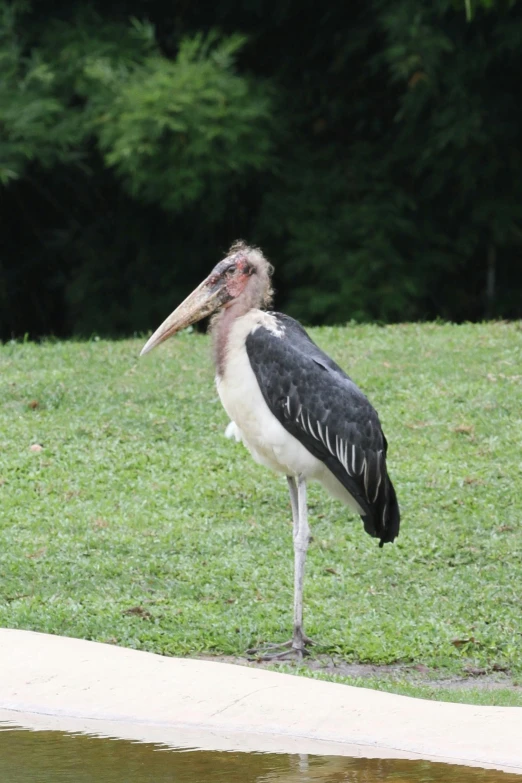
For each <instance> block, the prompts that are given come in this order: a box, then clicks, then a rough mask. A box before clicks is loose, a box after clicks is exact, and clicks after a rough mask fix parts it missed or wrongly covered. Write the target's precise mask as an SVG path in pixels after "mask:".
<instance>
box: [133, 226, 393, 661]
mask: <svg viewBox="0 0 522 783" xmlns="http://www.w3.org/2000/svg"><path fill="white" fill-rule="evenodd" d="M272 273H273V266H272V265H271V264H270V262H269V261H268V260H267V258H266V257H265V255H264V254H263V252H262V251H261V249H259V248H257V247H254V246H250V245H248V244H246V243H245V242H244V241H242V240H240V241H237V242H234V243H233V244H232V246H231V247H230V249H229V251H228V253H227V254H226V256H225V257H224V258H223V259H222V260H221V261H219V263H217V264H216V266H215V267H214V268H213V269H212V271H211V272H210V274H209V275H208V277H207V278H205V280H203V282H202V283H200V285H199V286H198V287H197V288H196V289H195V290H194V291H193V292H192V293H191V294H190V295H189V296H188V297H187V298H186V299H185V300H184V301H183V302H182V303H181V304H180V305H179V306H178V307H177V308H176V309H175V310H174V311H173V312H172V313H171V314H170V315H169V316H168V317H167V318H166V319H165V320H164V321H163V323H162V324H161V325H160V326H159V327H158V329H156V331H155V332H154V333H153V334H152V336H151V337H150V339H149V340H148V341H147V342H146V344H145V345H144V347H143V349H142V350H141V354H140V355H141V356H143V355H144V354H147V353H148V352H149V351H151V350H152V349H153V348H155V347H156V346H158V345H159V344H160V343H162V342H164V341H165V340H167V339H168V338H169V337H171V336H173V335H174V334H176V333H177V332H179V331H181V330H182V329H185V328H187V327H189V326H191V325H192V324H194V323H196V322H198V321H200V320H201V319H203V318H206V317H208V316H212V318H211V320H210V332H211V335H212V344H213V358H214V364H215V369H216V376H215V378H216V387H217V392H218V395H219V397H220V399H221V403H222V405H223V407H224V409H225V411H226V413H227V414H228V417H229V419H230V424H229V425H228V427H227V435H228V436H229V437H234V438H235V439H236V440H239V441H241V442H242V443H243V444H244V446H246V448H247V449H248V451H249V452H250V454H251V456H252V457H253V458H254V460H255V461H256V462H257V463H259V464H261V465H263V466H265V467H268V468H271V469H272V470H274V471H276V472H277V473H280V474H283V475H285V476H286V479H287V483H288V489H289V493H290V506H291V512H292V525H293V548H294V605H293V633H292V638H291V639H290V640H288V641H287V642H283V643H282V644H270V643H266V645H265V646H264V647H262V648H252V649H251V650H249V651H248V652H249V653H251V654H256V655H257V657H258V658H260V659H264V660H272V659H276V658H277V659H284V658H295V659H297V660H302V659H303V656H304V655H306V654H308V652H309V651H308V649H307V648H308V647H309V646H310V645H312V644H313V641H312V639H310V637H308V636H307V635H306V634H305V632H304V627H303V584H304V569H305V560H306V553H307V549H308V545H309V540H310V527H309V523H308V510H307V499H306V496H307V483H308V482H309V481H318V482H319V483H320V484H322V485H323V487H325V489H326V490H327V492H328V493H329V494H330V495H331V496H333V497H334V498H337V499H339V500H341V501H342V502H343V503H344V504H345V505H346V506H348V507H349V508H351V509H352V510H353V511H355V512H356V513H357V514H359V515H360V516H361V519H362V521H363V525H364V530H365V531H366V533H368V534H369V535H370V536H373V537H375V538H378V539H379V540H380V544H379V545H380V546H381V547H382V546H383V544H385V543H388V542H392V541H394V539H395V538H396V537H397V536H398V534H399V526H400V510H399V504H398V501H397V496H396V493H395V489H394V486H393V484H392V481H391V479H390V477H389V475H388V470H387V463H386V459H387V451H388V443H387V441H386V437H385V436H384V433H383V431H382V427H381V423H380V420H379V416H378V414H377V412H376V411H375V409H374V408H373V407H372V405H371V403H370V402H369V400H368V399H367V397H366V396H365V395H364V394H363V392H362V391H361V390H360V389H359V388H358V387H357V386H356V384H355V383H354V381H353V380H352V379H351V378H350V377H349V376H348V375H347V374H346V373H345V372H344V371H343V370H342V369H341V367H339V365H338V364H336V362H334V361H333V359H331V358H330V357H329V356H328V355H327V354H326V353H325V352H324V351H322V350H321V348H320V347H319V346H318V345H316V343H315V342H314V341H313V340H312V339H311V337H310V336H309V335H308V333H307V332H306V330H305V329H304V327H303V326H302V325H301V324H300V323H299V322H298V321H296V320H294V319H293V318H291V317H290V316H288V315H284V314H283V313H279V312H275V311H272V310H271V309H270V306H271V303H272V298H273V288H272V282H271V279H272Z"/></svg>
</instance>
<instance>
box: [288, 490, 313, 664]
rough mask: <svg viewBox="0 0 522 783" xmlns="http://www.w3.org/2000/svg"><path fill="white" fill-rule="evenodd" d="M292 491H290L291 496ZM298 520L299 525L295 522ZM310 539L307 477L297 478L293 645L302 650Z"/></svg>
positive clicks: (295, 648)
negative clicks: (305, 582)
mask: <svg viewBox="0 0 522 783" xmlns="http://www.w3.org/2000/svg"><path fill="white" fill-rule="evenodd" d="M291 496H292V492H290V497H291ZM296 521H297V525H296V524H295V522H296ZM309 539H310V528H309V526H308V508H307V505H306V479H305V477H304V476H298V478H297V520H296V519H295V517H294V635H293V639H292V647H293V649H294V650H300V651H301V652H302V651H303V650H304V648H305V642H306V640H307V637H305V634H304V632H303V583H304V569H305V560H306V551H307V549H308V542H309Z"/></svg>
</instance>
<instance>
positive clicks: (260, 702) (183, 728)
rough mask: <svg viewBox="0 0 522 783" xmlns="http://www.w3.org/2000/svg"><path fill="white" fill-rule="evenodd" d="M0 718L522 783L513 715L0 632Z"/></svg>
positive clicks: (520, 719) (179, 744)
mask: <svg viewBox="0 0 522 783" xmlns="http://www.w3.org/2000/svg"><path fill="white" fill-rule="evenodd" d="M253 685H255V689H254V690H252V686H253ZM261 686H262V687H261ZM151 694H154V699H153V700H152V701H151V698H150V696H151ZM225 713H227V714H226V715H225ZM216 716H217V717H216ZM347 718H348V723H347V722H346V720H347ZM376 718H378V719H379V720H377V725H376ZM0 722H2V723H3V725H4V727H5V726H9V725H11V726H19V727H22V728H27V729H31V730H36V731H38V730H42V731H49V730H59V731H65V732H73V733H84V734H90V735H93V736H100V737H111V738H115V739H128V740H133V741H141V742H150V743H154V744H158V745H163V746H167V747H170V748H176V749H180V748H182V749H185V750H188V749H196V748H197V749H202V750H217V751H220V750H221V751H237V752H265V753H267V752H270V753H308V754H316V755H326V756H353V757H360V758H400V759H412V760H415V759H424V760H428V761H433V762H440V763H447V764H456V765H461V766H462V765H466V766H474V767H480V768H483V769H497V770H502V771H504V772H510V773H514V774H518V775H522V740H521V741H520V743H519V738H521V737H522V708H519V707H518V708H517V707H478V706H477V707H475V706H472V705H463V704H448V703H443V702H430V701H427V700H422V699H414V698H411V697H406V696H397V695H394V694H389V693H381V692H378V691H375V690H372V689H364V688H352V687H350V686H347V685H340V684H335V683H326V682H320V681H316V680H311V679H308V678H304V677H297V676H295V675H288V674H282V673H279V672H269V671H266V670H261V669H259V668H256V667H244V666H237V665H233V664H228V663H220V662H217V661H203V660H196V659H175V658H168V657H163V656H159V655H157V654H154V653H148V652H143V651H137V650H132V649H128V648H123V647H115V646H113V645H106V644H102V643H98V642H92V641H87V640H81V639H74V638H71V637H59V636H54V635H49V634H40V633H37V632H33V631H22V630H16V629H0ZM466 724H467V729H466ZM340 725H341V726H342V727H343V731H342V732H340V731H339V728H338V727H339V726H340Z"/></svg>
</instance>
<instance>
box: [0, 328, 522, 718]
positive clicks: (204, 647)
mask: <svg viewBox="0 0 522 783" xmlns="http://www.w3.org/2000/svg"><path fill="white" fill-rule="evenodd" d="M312 334H313V337H314V339H315V340H316V341H317V342H318V343H319V344H320V345H321V346H322V347H323V348H324V349H325V350H326V351H328V352H329V353H330V354H331V355H332V356H333V357H334V358H335V359H336V360H337V361H338V362H339V363H340V364H341V365H342V366H343V367H345V368H346V369H347V371H348V372H349V374H351V375H352V377H353V378H354V379H355V380H356V381H357V383H358V384H359V385H360V386H361V387H362V388H363V390H364V391H365V392H366V393H367V394H368V396H369V397H370V399H371V401H372V402H373V404H374V405H375V407H376V408H377V410H378V411H379V413H380V416H381V420H382V423H383V427H384V430H385V432H386V435H387V438H388V441H389V444H390V449H389V468H390V472H391V474H392V476H393V479H394V483H395V485H396V488H397V492H398V496H399V501H400V504H401V509H402V518H403V527H402V530H401V535H400V537H399V539H398V540H397V542H396V543H395V544H394V545H386V546H385V547H384V549H382V550H380V549H379V548H378V546H377V541H376V540H374V539H371V538H370V537H369V536H367V535H366V534H365V533H364V531H363V529H362V524H361V522H360V520H359V518H358V517H357V516H354V515H353V514H351V512H349V511H348V510H347V509H345V508H344V507H343V506H342V505H341V504H339V503H338V502H336V501H334V500H332V499H330V498H329V497H328V496H327V495H326V494H325V493H324V492H323V490H322V489H321V488H320V487H312V488H311V490H310V493H309V497H310V521H311V526H312V534H313V542H312V544H311V547H310V550H309V555H308V560H307V574H306V581H305V627H306V631H307V633H308V634H310V635H311V636H312V637H315V638H316V639H317V640H319V641H320V642H321V643H322V645H323V648H322V649H323V650H327V651H329V652H331V653H333V654H334V655H339V656H341V657H342V658H343V659H345V660H348V661H369V662H373V663H381V664H384V663H391V662H396V661H401V662H413V663H415V664H418V663H422V664H424V665H425V666H428V667H432V668H434V669H436V670H439V671H440V672H442V673H465V671H466V668H467V667H470V666H471V667H479V668H480V667H481V668H485V669H487V670H492V669H499V668H500V669H503V668H505V669H508V670H509V671H510V672H511V673H512V675H513V676H514V677H515V678H516V679H519V680H522V621H521V614H520V606H521V592H522V584H521V577H522V524H521V522H522V498H521V487H522V450H521V444H522V327H521V324H505V323H493V324H488V325H464V326H453V325H439V324H428V325H405V326H393V327H387V328H380V327H376V326H353V327H352V326H348V327H346V328H323V329H315V330H312ZM142 342H143V341H142V340H128V341H121V342H106V341H101V340H100V341H92V342H88V343H74V342H61V343H45V344H42V345H34V344H31V343H26V344H7V345H5V346H3V347H0V568H1V573H0V625H2V626H7V627H12V628H27V629H32V630H37V631H44V632H48V633H56V634H65V635H69V636H77V637H83V638H86V639H95V640H98V641H103V642H112V643H115V644H120V645H124V646H129V647H135V648H139V649H144V650H152V651H154V652H159V653H164V654H168V655H197V654H198V653H203V652H207V653H208V652H210V653H223V654H228V655H240V654H241V653H243V652H244V651H245V649H246V648H248V647H249V646H251V645H253V644H256V643H258V642H260V641H263V640H271V641H280V640H284V639H286V638H288V636H289V634H290V630H291V620H292V618H291V606H292V540H291V525H290V511H289V504H288V497H287V489H286V482H285V480H284V479H282V478H281V477H277V476H274V475H271V474H270V473H269V472H268V471H265V470H264V469H262V468H260V467H258V466H257V465H255V464H254V463H253V462H252V460H251V458H250V457H249V455H248V454H247V452H246V451H245V450H244V448H243V447H242V446H239V445H237V444H235V443H232V442H230V441H228V440H227V439H226V438H225V437H224V435H223V432H224V429H225V426H226V424H227V418H226V415H225V413H224V411H223V410H222V408H221V405H220V403H219V400H218V398H217V394H216V392H215V388H214V384H213V371H212V367H211V362H210V356H209V354H210V352H209V342H208V339H207V338H206V337H203V336H201V335H197V334H188V333H184V334H182V335H180V336H179V337H178V338H176V339H173V340H170V341H169V342H168V343H166V344H165V345H164V346H162V347H161V348H159V349H158V350H157V351H154V352H153V353H152V354H151V355H150V356H147V357H145V358H144V359H141V360H138V358H137V356H138V353H139V349H140V347H141V345H142ZM32 444H41V445H42V446H43V449H42V450H41V451H40V452H35V451H31V449H30V446H31V445H32ZM374 684H375V683H374ZM412 687H413V686H412ZM491 698H492V699H494V698H495V696H494V694H493V695H492V696H491ZM518 698H519V702H518V703H520V704H522V697H520V696H518Z"/></svg>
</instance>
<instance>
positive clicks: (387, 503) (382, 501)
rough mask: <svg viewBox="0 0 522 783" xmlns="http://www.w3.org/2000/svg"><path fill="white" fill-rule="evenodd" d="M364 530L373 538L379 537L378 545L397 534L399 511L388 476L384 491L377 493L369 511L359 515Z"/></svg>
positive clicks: (388, 540)
mask: <svg viewBox="0 0 522 783" xmlns="http://www.w3.org/2000/svg"><path fill="white" fill-rule="evenodd" d="M361 519H362V521H363V523H364V529H365V531H366V532H367V533H368V534H369V535H370V536H374V537H375V538H380V542H379V546H380V547H382V546H384V544H387V543H391V542H392V541H394V539H395V538H397V536H398V535H399V527H400V524H401V513H400V510H399V503H398V502H397V495H396V494H395V489H394V486H393V484H392V483H391V481H390V479H389V477H388V476H386V483H385V487H384V492H382V491H381V492H380V493H379V498H378V501H377V503H376V504H375V505H373V507H372V508H371V512H370V513H368V514H365V515H364V516H362V517H361Z"/></svg>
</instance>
